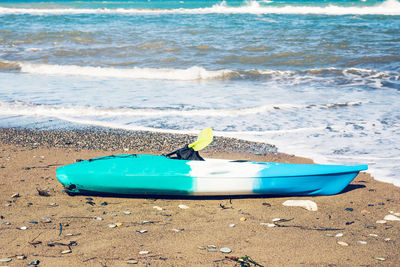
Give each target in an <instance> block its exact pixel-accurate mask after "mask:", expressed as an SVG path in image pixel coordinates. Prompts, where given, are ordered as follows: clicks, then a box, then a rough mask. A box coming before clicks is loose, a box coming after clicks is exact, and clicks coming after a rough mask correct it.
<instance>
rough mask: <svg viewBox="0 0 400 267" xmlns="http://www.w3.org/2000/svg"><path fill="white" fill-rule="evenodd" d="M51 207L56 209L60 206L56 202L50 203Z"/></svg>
mask: <svg viewBox="0 0 400 267" xmlns="http://www.w3.org/2000/svg"><path fill="white" fill-rule="evenodd" d="M49 206H52V207H55V206H58V205H57V203H55V202H51V203H49Z"/></svg>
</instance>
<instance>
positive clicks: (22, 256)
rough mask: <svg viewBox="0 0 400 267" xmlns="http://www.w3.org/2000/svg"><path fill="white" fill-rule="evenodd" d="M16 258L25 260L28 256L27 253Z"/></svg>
mask: <svg viewBox="0 0 400 267" xmlns="http://www.w3.org/2000/svg"><path fill="white" fill-rule="evenodd" d="M15 258H16V259H17V260H25V259H26V256H25V255H17V256H16V257H15Z"/></svg>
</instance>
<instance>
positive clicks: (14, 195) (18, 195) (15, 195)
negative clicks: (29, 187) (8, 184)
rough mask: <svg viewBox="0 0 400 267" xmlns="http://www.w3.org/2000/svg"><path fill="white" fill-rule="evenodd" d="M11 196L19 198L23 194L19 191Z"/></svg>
mask: <svg viewBox="0 0 400 267" xmlns="http://www.w3.org/2000/svg"><path fill="white" fill-rule="evenodd" d="M11 197H12V198H18V197H21V196H20V194H19V193H16V194H13V195H12V196H11Z"/></svg>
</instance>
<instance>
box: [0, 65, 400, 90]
mask: <svg viewBox="0 0 400 267" xmlns="http://www.w3.org/2000/svg"><path fill="white" fill-rule="evenodd" d="M0 71H18V72H21V73H29V74H39V75H64V76H67V75H74V76H88V77H100V78H117V79H150V80H175V81H196V80H235V79H238V80H260V79H264V80H266V81H275V82H278V83H283V84H287V85H295V84H303V83H310V82H317V83H318V82H322V83H324V84H326V83H330V84H336V83H339V84H341V85H354V86H357V85H368V86H370V87H374V88H381V87H383V86H386V87H388V88H398V86H399V85H398V83H399V81H400V73H399V72H396V71H378V70H369V69H360V68H346V69H340V68H322V69H309V70H301V71H290V70H268V69H267V70H231V69H220V70H207V69H205V68H203V67H199V66H193V67H190V68H187V69H174V68H139V67H134V68H112V67H93V66H77V65H52V64H37V63H24V62H11V61H0Z"/></svg>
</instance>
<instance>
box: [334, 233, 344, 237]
mask: <svg viewBox="0 0 400 267" xmlns="http://www.w3.org/2000/svg"><path fill="white" fill-rule="evenodd" d="M342 236H343V233H338V234H336V235H335V237H342Z"/></svg>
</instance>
